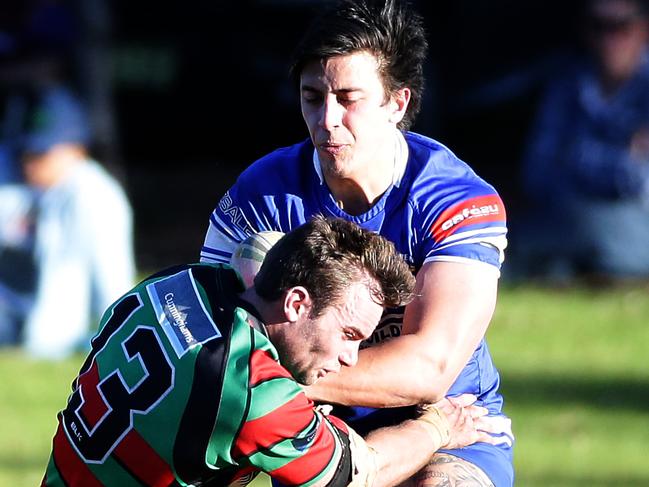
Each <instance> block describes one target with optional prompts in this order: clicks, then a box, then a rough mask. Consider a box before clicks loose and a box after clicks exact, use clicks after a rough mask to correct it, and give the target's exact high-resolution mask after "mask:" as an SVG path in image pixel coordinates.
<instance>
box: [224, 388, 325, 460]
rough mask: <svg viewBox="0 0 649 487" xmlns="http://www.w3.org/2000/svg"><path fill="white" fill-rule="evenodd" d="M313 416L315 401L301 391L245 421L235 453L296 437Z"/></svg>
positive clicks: (249, 450)
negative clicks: (254, 417) (260, 415)
mask: <svg viewBox="0 0 649 487" xmlns="http://www.w3.org/2000/svg"><path fill="white" fill-rule="evenodd" d="M313 418H314V412H313V402H311V401H310V400H309V399H307V397H306V396H305V395H304V394H303V393H300V394H298V395H297V396H295V397H294V398H293V399H291V400H290V401H288V402H286V403H284V404H282V405H281V406H280V407H278V408H277V409H274V410H272V411H270V412H269V413H268V414H266V415H264V416H262V417H260V418H257V419H253V420H250V421H247V422H246V423H244V425H243V427H242V428H241V431H240V432H239V435H238V437H237V439H236V442H235V444H234V447H233V452H234V454H235V456H238V455H243V456H248V455H250V454H251V453H254V452H255V451H257V450H259V449H263V448H270V447H271V446H272V445H274V444H276V443H278V442H280V441H282V440H285V439H287V438H295V437H296V436H297V435H298V434H299V433H300V432H301V431H302V430H303V429H304V428H306V427H307V426H308V425H309V424H311V422H312V421H313Z"/></svg>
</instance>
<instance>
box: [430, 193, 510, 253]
mask: <svg viewBox="0 0 649 487" xmlns="http://www.w3.org/2000/svg"><path fill="white" fill-rule="evenodd" d="M490 222H502V223H503V225H504V222H505V207H504V206H503V203H502V200H501V199H500V197H498V195H495V194H491V195H486V196H478V197H475V198H471V199H468V200H466V201H463V202H461V203H460V204H457V205H455V206H452V207H451V208H449V209H447V210H445V211H444V212H442V214H441V215H440V216H439V218H438V219H437V220H436V221H435V223H433V225H432V226H431V229H430V232H431V234H432V236H433V239H434V240H435V241H436V242H441V241H442V240H444V239H445V238H446V237H448V236H450V235H452V234H453V233H455V232H456V231H457V230H458V229H459V228H462V227H465V226H467V225H474V224H483V223H490Z"/></svg>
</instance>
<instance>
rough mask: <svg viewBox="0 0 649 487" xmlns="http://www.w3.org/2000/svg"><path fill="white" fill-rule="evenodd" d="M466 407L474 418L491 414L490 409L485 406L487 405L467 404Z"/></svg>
mask: <svg viewBox="0 0 649 487" xmlns="http://www.w3.org/2000/svg"><path fill="white" fill-rule="evenodd" d="M464 409H465V410H466V411H467V412H468V413H469V415H470V416H471V417H472V418H474V419H476V418H481V417H483V416H486V415H487V414H489V410H488V409H487V408H485V407H482V406H467V407H465V408H464Z"/></svg>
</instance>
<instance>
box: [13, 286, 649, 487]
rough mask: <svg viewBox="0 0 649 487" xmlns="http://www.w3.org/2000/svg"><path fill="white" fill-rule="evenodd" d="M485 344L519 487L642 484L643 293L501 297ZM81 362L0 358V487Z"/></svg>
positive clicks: (647, 466)
mask: <svg viewBox="0 0 649 487" xmlns="http://www.w3.org/2000/svg"><path fill="white" fill-rule="evenodd" d="M488 338H489V345H490V348H491V351H492V354H493V356H494V358H495V361H496V364H497V365H498V367H499V369H500V371H501V376H502V390H503V393H504V396H505V410H506V412H507V413H508V414H509V415H510V416H511V417H512V419H513V421H514V428H515V430H514V431H515V433H516V437H517V446H516V453H515V466H516V475H517V481H516V485H517V486H524V487H527V486H532V487H534V486H539V487H540V486H544V487H548V486H549V487H563V486H565V487H570V486H594V487H604V486H638V487H640V486H648V485H649V363H648V357H649V352H648V350H647V349H648V348H649V289H648V288H646V287H644V288H641V287H629V288H617V289H609V290H587V289H582V288H577V289H561V290H554V291H553V290H544V289H540V288H534V287H530V286H524V287H515V288H503V289H502V290H501V293H500V301H499V304H498V308H497V310H496V316H495V318H494V321H493V323H492V325H491V327H490V330H489V335H488ZM81 360H82V357H75V358H74V359H70V360H66V361H64V362H60V363H49V362H38V361H29V360H26V359H25V358H24V357H23V356H22V355H21V354H20V353H18V352H16V351H5V352H2V353H0V380H1V381H2V387H1V388H0V417H1V418H2V434H1V435H0V486H28V485H38V483H39V482H40V479H41V476H42V473H43V470H44V467H45V463H46V461H47V457H48V453H49V448H50V440H51V437H52V434H53V433H54V428H55V417H56V412H57V411H58V410H59V409H61V408H62V407H63V405H64V404H65V400H66V397H67V395H68V392H69V387H70V382H71V381H72V379H73V378H74V375H75V374H76V371H77V369H78V367H79V366H80V364H81ZM260 483H261V482H258V484H260Z"/></svg>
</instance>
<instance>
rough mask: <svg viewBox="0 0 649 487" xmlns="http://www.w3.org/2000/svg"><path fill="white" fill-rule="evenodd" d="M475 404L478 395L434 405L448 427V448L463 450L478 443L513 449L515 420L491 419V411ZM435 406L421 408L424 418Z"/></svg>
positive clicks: (450, 398) (444, 400)
mask: <svg viewBox="0 0 649 487" xmlns="http://www.w3.org/2000/svg"><path fill="white" fill-rule="evenodd" d="M475 401H476V397H475V396H474V395H472V394H462V395H460V396H456V397H447V398H444V399H442V400H441V401H438V402H437V403H435V404H433V405H431V406H433V407H435V408H436V409H437V410H438V411H439V412H440V413H441V414H442V416H444V418H445V419H446V421H447V423H448V427H449V439H448V442H447V444H446V445H444V448H449V449H453V448H463V447H465V446H468V445H471V444H473V443H476V442H484V443H489V444H492V445H497V444H502V443H508V444H510V445H511V442H512V438H513V436H512V433H511V420H510V419H509V418H506V417H502V416H488V414H489V411H488V410H487V408H484V407H481V406H476V405H475V404H474V403H475ZM431 406H423V407H421V410H422V412H423V414H426V410H427V409H428V408H431ZM494 435H495V436H494Z"/></svg>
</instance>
